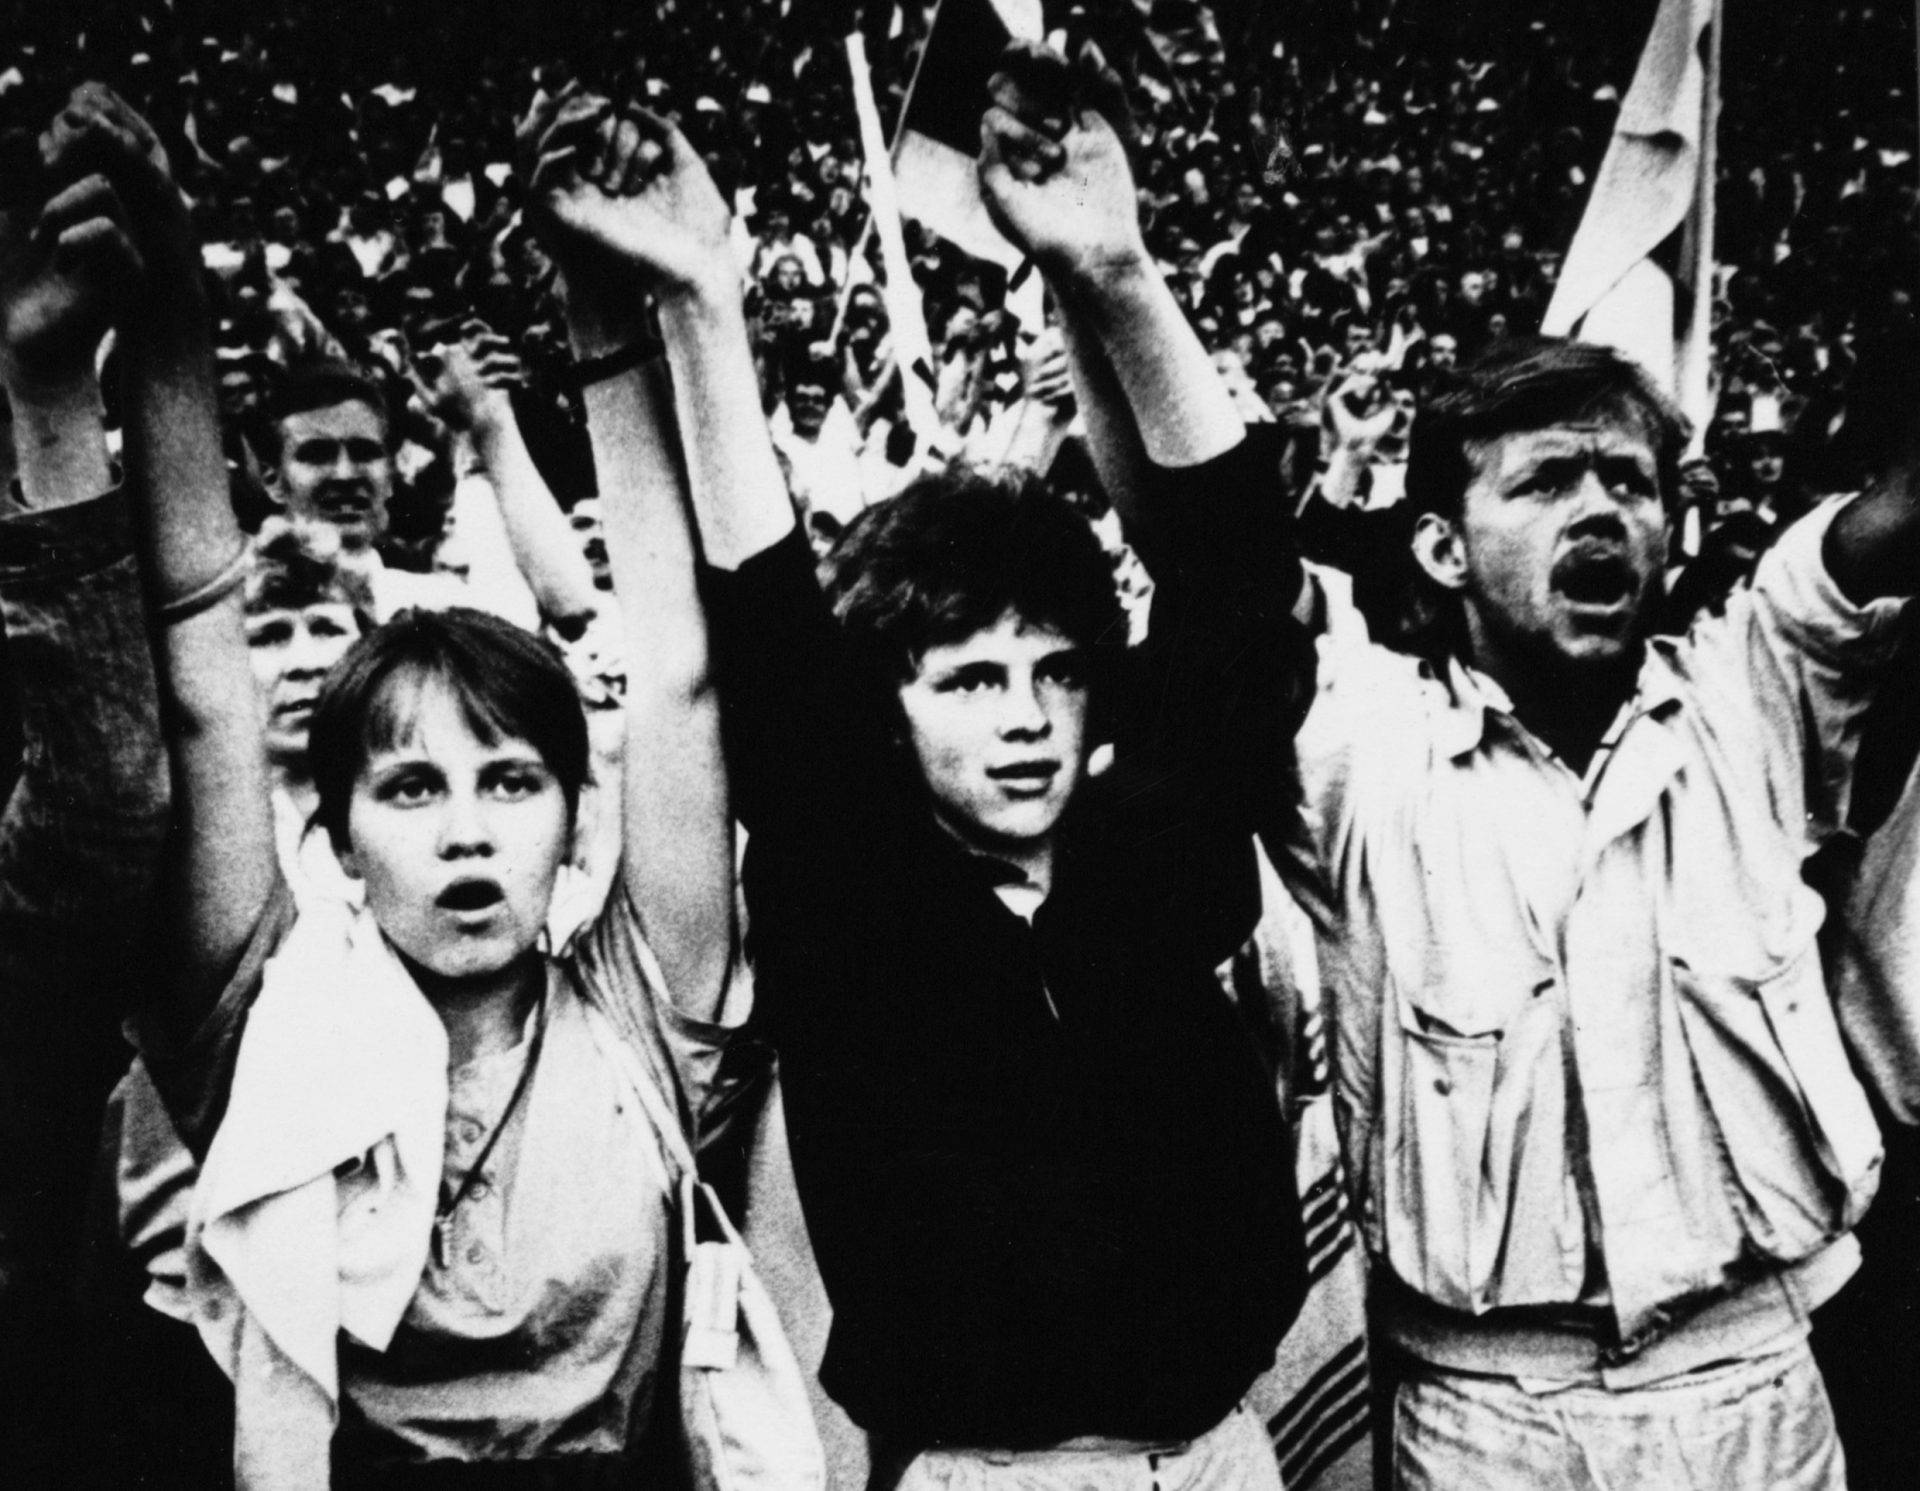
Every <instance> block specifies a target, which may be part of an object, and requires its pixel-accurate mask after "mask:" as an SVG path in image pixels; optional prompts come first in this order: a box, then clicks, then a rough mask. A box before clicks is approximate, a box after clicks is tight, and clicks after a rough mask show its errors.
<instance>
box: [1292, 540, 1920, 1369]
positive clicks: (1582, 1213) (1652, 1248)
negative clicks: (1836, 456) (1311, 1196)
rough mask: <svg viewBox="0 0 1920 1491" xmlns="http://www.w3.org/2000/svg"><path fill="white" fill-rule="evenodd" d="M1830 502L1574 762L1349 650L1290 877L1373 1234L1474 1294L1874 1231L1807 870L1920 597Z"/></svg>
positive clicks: (1420, 1270)
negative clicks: (1301, 908) (1858, 559)
mask: <svg viewBox="0 0 1920 1491" xmlns="http://www.w3.org/2000/svg"><path fill="white" fill-rule="evenodd" d="M1835 510H1836V509H1834V508H1833V507H1828V508H1826V509H1822V510H1821V511H1819V512H1817V513H1815V514H1814V515H1813V516H1811V517H1810V518H1809V519H1808V520H1806V521H1805V522H1803V523H1802V524H1800V525H1799V526H1798V527H1797V528H1795V529H1794V530H1793V531H1791V532H1789V533H1788V534H1787V535H1786V536H1785V537H1784V538H1783V539H1782V541H1781V543H1780V544H1779V546H1778V547H1777V548H1775V549H1774V550H1773V551H1772V552H1771V553H1770V554H1769V555H1768V556H1767V558H1766V559H1765V561H1764V562H1763V563H1762V565H1761V567H1760V570H1759V573H1758V575H1757V577H1756V579H1755V582H1754V585H1753V587H1752V589H1751V590H1750V591H1748V592H1744V593H1742V594H1739V595H1736V596H1735V597H1733V599H1732V600H1731V602H1730V603H1729V605H1728V607H1727V610H1726V613H1725V615H1724V616H1721V617H1718V618H1712V619H1710V620H1707V621H1704V622H1703V623H1701V624H1700V625H1699V626H1698V627H1697V628H1696V629H1695V630H1694V631H1693V633H1692V634H1691V635H1689V636H1688V637H1687V638H1686V639H1684V640H1676V639H1670V638H1656V639H1654V640H1653V641H1652V642H1651V643H1650V644H1649V647H1648V651H1647V656H1646V659H1645V663H1644V665H1643V667H1642V670H1641V673H1640V677H1639V684H1638V689H1637V691H1636V692H1635V694H1634V696H1633V697H1632V698H1631V699H1630V700H1629V701H1628V703H1627V704H1626V706H1625V707H1624V708H1623V710H1622V712H1621V714H1620V716H1619V717H1618V719H1617V720H1616V722H1615V724H1614V727H1613V728H1612V730H1611V731H1610V732H1609V733H1608V735H1607V736H1606V738H1605V740H1604V742H1603V744H1602V745H1601V747H1600V749H1599V751H1598V752H1597V753H1596V755H1595V757H1594V759H1593V761H1592V763H1591V765H1590V767H1589V769H1588V770H1587V772H1586V773H1585V774H1584V775H1582V774H1578V773H1575V772H1574V771H1572V770H1571V769H1569V768H1568V767H1567V765H1566V764H1565V763H1563V762H1562V761H1560V760H1559V759H1558V758H1557V757H1556V756H1554V754H1553V753H1552V752H1551V751H1550V750H1549V749H1548V748H1547V747H1546V746H1545V745H1543V744H1542V743H1541V742H1540V741H1539V740H1538V739H1537V738H1535V737H1534V736H1533V735H1532V734H1531V733H1529V732H1528V731H1527V729H1526V728H1525V727H1524V726H1523V725H1522V724H1521V723H1520V722H1519V720H1518V719H1516V718H1515V716H1514V714H1513V711H1512V709H1511V707H1510V706H1509V703H1508V701H1507V699H1506V698H1505V696H1504V695H1503V694H1502V692H1501V691H1500V689H1499V688H1498V686H1497V685H1495V684H1494V683H1493V682H1492V681H1491V680H1490V679H1487V678H1485V677H1484V676H1482V675H1480V674H1477V673H1475V672H1473V671H1472V670H1471V669H1469V668H1466V667H1464V666H1461V665H1458V664H1455V665H1452V666H1451V667H1450V669H1448V670H1446V671H1440V670H1436V669H1434V668H1432V667H1430V666H1429V665H1427V664H1425V663H1422V662H1420V661H1418V660H1416V659H1414V658H1412V657H1408V656H1405V655H1402V654H1399V653H1395V652H1390V651H1388V650H1386V649H1384V648H1380V647H1377V646H1372V645H1369V644H1365V643H1361V644H1359V645H1357V646H1355V645H1346V644H1341V645H1335V644H1333V643H1331V642H1329V643H1326V644H1323V654H1322V660H1321V662H1322V667H1321V692H1320V696H1319V698H1318V700H1317V702H1316V705H1315V708H1314V711H1313V713H1312V715H1311V716H1310V717H1309V719H1308V722H1307V724H1306V726H1305V728H1304V729H1303V731H1302V733H1301V736H1300V739H1299V742H1298V747H1299V759H1300V769H1301V774H1302V780H1303V787H1304V796H1303V809H1302V812H1301V814H1300V816H1299V819H1298V823H1297V833H1296V835H1295V837H1294V840H1293V842H1292V843H1291V844H1290V845H1289V846H1287V852H1285V853H1284V854H1282V855H1280V856H1278V858H1279V860H1280V861H1281V868H1282V873H1283V874H1284V875H1286V877H1287V878H1288V879H1289V880H1290V882H1291V885H1292V888H1293V889H1294V890H1295V892H1296V894H1297V895H1298V896H1299V897H1300V899H1301V901H1302V903H1303V904H1304V905H1305V906H1306V907H1307V909H1308V911H1309V914H1310V915H1311V916H1312V917H1313V919H1314V921H1315V924H1316V931H1317V933H1318V938H1319V950H1320V957H1321V967H1322V976H1323V978H1324V979H1325V981H1326V983H1327V986H1328V993H1329V995H1330V998H1331V1003H1332V1008H1333V1013H1334V1018H1335V1021H1336V1035H1337V1044H1336V1059H1337V1068H1338V1087H1337V1099H1338V1105H1339V1107H1338V1111H1339V1113H1340V1117H1341V1120H1342V1125H1343V1132H1344V1136H1345V1140H1346V1144H1347V1152H1348V1160H1349V1163H1350V1165H1351V1166H1352V1170H1353V1173H1354V1175H1355V1176H1356V1178H1357V1180H1358V1182H1359V1184H1360V1187H1361V1191H1362V1199H1363V1202H1364V1224H1365V1229H1366V1234H1367V1237H1368V1240H1369V1243H1370V1245H1371V1248H1372V1251H1373V1252H1374V1253H1375V1255H1376V1256H1377V1257H1379V1258H1382V1259H1384V1261H1385V1263H1386V1265H1387V1266H1388V1267H1389V1268H1390V1269H1391V1270H1392V1272H1393V1274H1394V1275H1395V1276H1397V1277H1398V1278H1399V1279H1400V1280H1401V1281H1402V1282H1403V1283H1405V1284H1407V1285H1408V1286H1410V1287H1411V1288H1413V1289H1414V1290H1417V1291H1418V1292H1419V1293H1420V1294H1421V1295H1423V1296H1425V1297H1426V1298H1427V1299H1429V1300H1431V1301H1433V1302H1434V1303H1436V1304H1439V1305H1442V1306H1445V1307H1447V1308H1449V1309H1452V1310H1456V1311H1460V1312H1464V1313H1467V1314H1472V1315H1480V1314H1483V1313H1485V1312H1487V1311H1491V1310H1494V1309H1498V1308H1502V1307H1508V1306H1549V1307H1552V1306H1571V1305H1577V1304H1588V1305H1604V1306H1606V1307H1608V1308H1610V1309H1611V1310H1612V1312H1613V1315H1614V1317H1615V1323H1616V1325H1617V1328H1618V1330H1619V1332H1620V1335H1621V1338H1622V1340H1623V1342H1628V1343H1630V1342H1631V1341H1632V1340H1634V1339H1635V1338H1636V1337H1637V1336H1639V1335H1642V1334H1643V1333H1644V1332H1646V1331H1647V1329H1648V1328H1649V1327H1651V1326H1654V1325H1655V1324H1656V1322H1657V1321H1658V1319H1659V1318H1660V1316H1661V1314H1662V1312H1663V1311H1664V1310H1666V1308H1667V1307H1668V1306H1670V1305H1672V1304H1673V1303H1674V1302H1676V1301H1683V1300H1687V1299H1689V1298H1698V1297H1709V1296H1711V1295H1713V1294H1716V1293H1719V1292H1722V1291H1725V1290H1727V1289H1730V1288H1734V1287H1737V1286H1738V1285H1739V1284H1740V1283H1741V1282H1742V1281H1743V1280H1745V1279H1750V1278H1752V1277H1754V1276H1756V1275H1760V1274H1764V1273H1766V1272H1768V1271H1770V1270H1776V1269H1779V1268H1781V1267H1784V1266H1787V1265H1791V1264H1794V1263H1798V1262H1800V1261H1802V1260H1805V1259H1808V1258H1811V1257H1813V1256H1814V1255H1816V1254H1817V1253H1819V1252H1820V1251H1821V1250H1822V1249H1823V1248H1825V1247H1826V1246H1827V1245H1828V1244H1830V1243H1832V1242H1833V1241H1834V1240H1836V1239H1837V1238H1839V1237H1841V1236H1843V1235H1844V1234H1845V1233H1846V1232H1847V1231H1848V1230H1849V1229H1850V1228H1851V1227H1852V1225H1853V1224H1854V1222H1855V1221H1857V1220H1858V1218H1859V1216H1860V1215H1861V1213H1862V1211H1863V1210H1864V1209H1865V1206H1866V1204H1867V1202H1868V1200H1869V1199H1870V1198H1871V1196H1872V1194H1873V1190H1874V1186H1875V1184H1876V1181H1877V1178H1878V1166H1879V1160H1880V1146H1879V1135H1878V1132H1877V1130H1876V1128H1875V1125H1874V1123H1873V1120H1872V1117H1871V1114H1870V1112H1869V1111H1868V1107H1867V1104H1866V1100H1865V1098H1864V1096H1863V1094H1862V1093H1861V1090H1860V1088H1859V1085H1858V1083H1857V1082H1856V1081H1855V1079H1854V1077H1853V1075H1852V1073H1851V1071H1850V1069H1849V1067H1848V1064H1847V1060H1846V1056H1845V1053H1844V1051H1843V1050H1842V1048H1841V1045H1840V1041H1839V1036H1838V1034H1837V1031H1836V1028H1835V1022H1834V1018H1833V1014H1832V1010H1831V1006H1830V1003H1829V1000H1828V997H1827V991H1826V988H1825V984H1824V980H1823V978H1822V974H1821V968H1820V961H1819V957H1818V952H1817V949H1816V947H1815V942H1814V938H1815V933H1816V931H1817V930H1818V928H1819V925H1820V921H1821V917H1822V907H1821V903H1820V900H1819V898H1818V896H1816V895H1815V894H1814V892H1813V891H1811V890H1810V889H1808V887H1807V885H1806V884H1805V882H1804V881H1803V879H1802V876H1801V871H1802V867H1803V865H1804V864H1805V861H1806V860H1807V858H1808V857H1809V856H1810V855H1811V854H1812V853H1813V851H1814V850H1815V849H1816V848H1817V847H1818V846H1819V844H1820V842H1821V841H1822V840H1823V838H1824V837H1825V836H1826V835H1827V834H1828V833H1830V832H1831V830H1832V829H1833V828H1834V827H1835V826H1836V825H1837V824H1839V823H1840V822H1841V821H1842V820H1843V818H1844V812H1845V801H1846V793H1847V790H1848V784H1849V774H1850V771H1851V764H1852V756H1853V747H1854V739H1855V734H1856V729H1857V724H1858V720H1859V716H1860V713H1861V711H1862V710H1863V709H1864V708H1865V706H1866V704H1867V702H1868V701H1869V699H1870V698H1871V693H1872V686H1873V683H1874V680H1875V676H1876V670H1877V668H1878V666H1879V664H1880V663H1881V662H1882V661H1883V660H1884V659H1885V657H1886V656H1887V654H1888V652H1889V649H1890V647H1891V645H1892V641H1893V637H1894V626H1893V623H1894V621H1895V619H1896V617H1897V614H1898V612H1899V609H1900V608H1899V606H1898V605H1897V604H1896V603H1894V602H1890V601H1882V602H1875V603H1874V604H1872V605H1868V606H1855V605H1853V604H1852V603H1850V602H1849V601H1848V600H1847V599H1846V597H1845V596H1843V595H1842V594H1841V593H1840V591H1839V589H1838V587H1837V586H1836V585H1835V584H1834V582H1833V580H1832V579H1831V577H1830V576H1829V575H1828V574H1827V572H1826V569H1825V566H1824V562H1823V560H1822V557H1821V544H1822V540H1823V538H1824V535H1825V533H1826V531H1827V528H1828V526H1829V524H1830V523H1831V521H1832V515H1833V512H1834V511H1835Z"/></svg>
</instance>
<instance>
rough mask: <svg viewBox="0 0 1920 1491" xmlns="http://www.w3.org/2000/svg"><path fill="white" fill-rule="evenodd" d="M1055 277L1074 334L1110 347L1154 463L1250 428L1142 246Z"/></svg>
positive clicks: (1192, 460) (1204, 450)
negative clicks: (1247, 427)
mask: <svg viewBox="0 0 1920 1491" xmlns="http://www.w3.org/2000/svg"><path fill="white" fill-rule="evenodd" d="M1052 283H1053V289H1054V293H1055V297H1056V299H1057V300H1058V301H1059V303H1060V306H1061V309H1062V312H1063V317H1064V319H1065V321H1066V322H1067V325H1068V327H1069V328H1070V333H1071V335H1072V336H1073V338H1074V340H1075V341H1076V342H1078V341H1081V340H1084V339H1086V338H1091V339H1092V340H1093V341H1094V342H1095V343H1097V344H1098V346H1099V347H1100V348H1101V349H1102V350H1103V351H1104V352H1105V354H1106V358H1107V362H1108V364H1109V366H1110V367H1111V368H1112V370H1113V375H1114V379H1115V381H1116V382H1117V384H1118V386H1119V388H1120V391H1121V393H1122V395H1123V397H1124V398H1125V400H1126V404H1127V407H1128V409H1129V410H1130V412H1131V413H1132V415H1133V418H1134V421H1135V423H1136V426H1137V428H1138V430H1139V432H1140V440H1141V445H1142V448H1143V449H1144V451H1145V453H1146V455H1147V456H1148V458H1149V459H1150V460H1152V461H1153V462H1154V464H1156V465H1159V466H1165V467H1182V466H1197V465H1199V464H1200V463H1201V462H1202V461H1207V460H1210V459H1212V458H1213V457H1214V456H1217V455H1219V454H1221V453H1222V452H1223V451H1226V450H1229V449H1231V448H1232V447H1233V446H1234V445H1235V444H1236V443H1237V442H1238V441H1239V440H1240V438H1241V437H1242V436H1243V435H1244V434H1245V433H1246V426H1245V424H1244V422H1243V421H1242V420H1241V418H1240V415H1239V412H1238V411H1237V410H1236V409H1235V408H1234V404H1233V395H1232V394H1231V393H1229V392H1228V390H1227V386H1226V384H1225V383H1223V382H1222V381H1221V379H1220V375H1219V374H1218V373H1217V372H1215V371H1214V367H1213V360H1212V358H1211V357H1209V356H1208V354H1207V349H1206V348H1205V347H1204V346H1202V345H1201V342H1200V338H1199V337H1198V336H1197V335H1196V334H1195V332H1194V330H1193V328H1192V326H1190V325H1189V324H1188V323H1187V318H1186V317H1185V316H1184V315H1183V314H1182V313H1181V310H1180V306H1179V304H1178V302H1176V301H1175V300H1174V298H1173V293H1172V291H1170V290H1168V289H1167V287H1166V284H1165V282H1164V281H1162V280H1161V278H1160V276H1159V274H1158V272H1157V271H1156V270H1155V269H1154V266H1153V263H1152V261H1151V260H1150V259H1149V258H1147V256H1146V253H1145V250H1144V249H1142V250H1140V251H1138V252H1136V253H1129V254H1125V255H1122V256H1120V257H1119V258H1117V259H1115V260H1113V261H1111V262H1109V263H1106V264H1103V265H1100V266H1097V267H1092V268H1088V269H1085V270H1080V271H1076V272H1073V273H1071V274H1067V275H1062V276H1058V277H1056V278H1055V280H1054V281H1053V282H1052Z"/></svg>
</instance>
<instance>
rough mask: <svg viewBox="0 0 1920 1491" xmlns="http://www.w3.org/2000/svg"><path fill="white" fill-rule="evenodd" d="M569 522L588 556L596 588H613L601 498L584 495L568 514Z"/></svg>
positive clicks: (583, 551) (588, 565)
mask: <svg viewBox="0 0 1920 1491" xmlns="http://www.w3.org/2000/svg"><path fill="white" fill-rule="evenodd" d="M567 523H568V526H570V527H571V528H572V529H573V531H574V533H575V534H576V535H577V536H578V537H579V540H580V552H581V553H583V554H585V555H586V556H587V567H588V568H589V569H591V570H592V571H593V584H594V588H595V589H596V590H611V589H613V570H612V569H611V567H610V566H609V563H608V560H607V530H606V525H605V523H604V522H603V521H602V516H601V510H600V499H599V498H598V497H582V498H581V499H580V500H579V501H578V502H576V503H574V505H573V511H572V512H570V513H568V514H567Z"/></svg>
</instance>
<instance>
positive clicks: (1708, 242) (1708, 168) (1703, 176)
mask: <svg viewBox="0 0 1920 1491" xmlns="http://www.w3.org/2000/svg"><path fill="white" fill-rule="evenodd" d="M1916 3H1920V0H1916ZM1724 19H1725V12H1724V9H1723V0H1713V17H1712V19H1711V20H1710V21H1709V22H1708V23H1707V35H1706V58H1705V62H1706V82H1705V86H1704V87H1702V88H1701V90H1700V173H1699V180H1698V185H1697V187H1696V191H1695V199H1694V216H1693V263H1692V265H1691V266H1690V271H1691V273H1690V278H1691V279H1692V282H1693V307H1692V313H1691V315H1690V316H1689V317H1688V324H1687V334H1686V339H1685V341H1684V342H1682V344H1681V351H1680V366H1679V368H1678V369H1677V370H1676V371H1677V372H1678V375H1679V376H1678V378H1677V379H1676V380H1675V381H1676V392H1677V393H1678V394H1679V397H1680V408H1681V411H1682V412H1683V413H1684V414H1685V415H1686V416H1687V418H1688V419H1689V420H1691V421H1692V422H1693V441H1692V445H1691V448H1690V449H1689V452H1688V453H1689V454H1690V455H1694V456H1698V455H1702V454H1704V453H1705V451H1706V444H1707V426H1708V424H1709V423H1710V422H1711V421H1712V419H1713V292H1714V257H1713V244H1714V218H1715V205H1716V204H1715V190H1714V188H1715V185H1716V183H1717V180H1718V177H1719V169H1718V168H1719V155H1720V44H1721V27H1722V25H1723V23H1724Z"/></svg>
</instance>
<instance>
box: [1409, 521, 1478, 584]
mask: <svg viewBox="0 0 1920 1491" xmlns="http://www.w3.org/2000/svg"><path fill="white" fill-rule="evenodd" d="M1413 557H1414V560H1415V561H1416V562H1417V563H1418V564H1419V566H1420V568H1421V569H1423V570H1425V571H1426V572H1427V578H1429V579H1430V580H1432V581H1433V582H1434V583H1435V584H1436V585H1440V586H1442V587H1444V588H1445V589H1447V590H1464V589H1466V586H1467V545H1466V540H1465V539H1463V538H1462V537H1461V535H1460V528H1459V525H1458V524H1456V523H1455V522H1453V521H1452V520H1451V519H1450V518H1443V517H1441V516H1440V515H1439V514H1438V513H1422V514H1421V515H1420V518H1419V521H1417V522H1416V523H1415V524H1414V525H1413Z"/></svg>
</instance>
